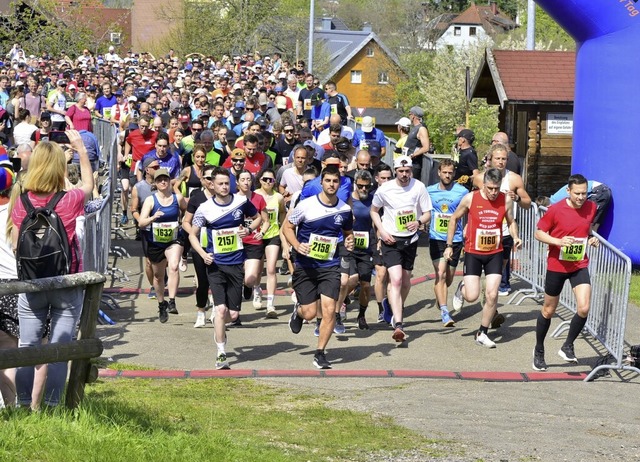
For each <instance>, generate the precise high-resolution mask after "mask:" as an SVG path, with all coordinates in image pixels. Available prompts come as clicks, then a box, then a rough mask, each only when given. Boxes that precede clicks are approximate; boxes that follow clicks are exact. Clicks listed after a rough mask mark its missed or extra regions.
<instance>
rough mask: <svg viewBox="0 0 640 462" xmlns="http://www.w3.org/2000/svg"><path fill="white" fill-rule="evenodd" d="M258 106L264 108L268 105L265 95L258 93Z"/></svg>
mask: <svg viewBox="0 0 640 462" xmlns="http://www.w3.org/2000/svg"><path fill="white" fill-rule="evenodd" d="M258 104H259V105H260V106H266V105H267V104H269V99H268V98H267V95H266V94H265V93H260V96H258Z"/></svg>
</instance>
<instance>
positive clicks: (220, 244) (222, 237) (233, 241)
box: [212, 228, 244, 253]
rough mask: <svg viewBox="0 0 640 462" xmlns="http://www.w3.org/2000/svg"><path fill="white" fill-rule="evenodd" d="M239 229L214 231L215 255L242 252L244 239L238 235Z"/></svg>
mask: <svg viewBox="0 0 640 462" xmlns="http://www.w3.org/2000/svg"><path fill="white" fill-rule="evenodd" d="M238 231H239V228H225V229H215V230H213V233H212V234H213V253H231V252H236V251H238V250H242V249H243V248H244V247H243V246H242V239H240V236H239V235H238Z"/></svg>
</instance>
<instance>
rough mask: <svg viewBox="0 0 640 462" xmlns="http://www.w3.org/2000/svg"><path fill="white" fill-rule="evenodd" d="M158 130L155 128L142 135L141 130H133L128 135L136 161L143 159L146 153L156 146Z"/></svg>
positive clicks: (128, 141)
mask: <svg viewBox="0 0 640 462" xmlns="http://www.w3.org/2000/svg"><path fill="white" fill-rule="evenodd" d="M157 137H158V132H156V131H155V130H147V131H146V132H145V134H144V136H143V135H142V132H141V131H140V130H133V131H132V132H129V135H128V136H127V143H129V144H130V145H131V154H132V157H133V161H134V162H138V161H140V160H142V158H143V157H144V155H145V154H146V153H148V152H149V151H152V150H154V149H155V148H156V138H157Z"/></svg>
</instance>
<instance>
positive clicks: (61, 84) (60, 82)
mask: <svg viewBox="0 0 640 462" xmlns="http://www.w3.org/2000/svg"><path fill="white" fill-rule="evenodd" d="M58 86H59V87H66V86H67V81H66V80H65V79H60V80H58Z"/></svg>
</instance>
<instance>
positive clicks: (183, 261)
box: [178, 258, 187, 273]
mask: <svg viewBox="0 0 640 462" xmlns="http://www.w3.org/2000/svg"><path fill="white" fill-rule="evenodd" d="M178 269H179V270H180V271H182V272H183V273H184V272H185V271H187V259H186V258H181V259H180V264H179V265H178Z"/></svg>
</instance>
